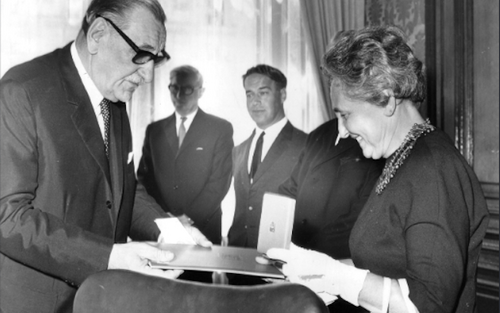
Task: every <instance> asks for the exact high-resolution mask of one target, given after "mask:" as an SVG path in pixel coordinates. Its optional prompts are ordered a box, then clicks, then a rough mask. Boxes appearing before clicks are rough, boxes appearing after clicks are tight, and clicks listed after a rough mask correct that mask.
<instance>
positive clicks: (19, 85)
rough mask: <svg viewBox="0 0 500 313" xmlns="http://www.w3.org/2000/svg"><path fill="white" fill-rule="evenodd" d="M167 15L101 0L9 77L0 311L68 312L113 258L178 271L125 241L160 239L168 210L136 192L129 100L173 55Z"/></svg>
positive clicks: (0, 168) (2, 155)
mask: <svg viewBox="0 0 500 313" xmlns="http://www.w3.org/2000/svg"><path fill="white" fill-rule="evenodd" d="M165 19H166V18H165V13H164V12H163V9H162V8H161V6H160V4H159V3H158V2H157V1H156V0H133V1H132V0H94V1H92V2H91V3H90V5H89V8H88V10H87V13H86V15H85V18H84V20H83V24H82V29H81V30H80V32H79V33H78V36H77V38H76V40H75V42H73V43H70V44H68V45H67V46H65V47H64V48H62V49H57V50H55V51H54V52H51V53H49V54H47V55H44V56H41V57H39V58H36V59H34V60H32V61H29V62H27V63H24V64H22V65H19V66H16V67H14V68H12V69H11V70H9V71H8V72H7V73H6V74H5V76H4V77H3V78H2V79H1V81H0V133H1V134H2V135H1V137H0V142H1V144H0V172H1V175H0V185H1V188H0V311H1V312H71V311H72V304H73V298H74V295H75V292H76V290H77V287H78V286H79V285H80V284H81V283H82V282H83V280H85V278H86V277H88V276H89V275H91V274H93V273H96V272H99V271H102V270H106V269H119V268H121V269H127V270H132V271H137V272H142V273H146V274H152V275H158V276H162V277H170V278H171V277H176V276H177V275H179V272H172V271H161V270H153V269H151V268H149V267H148V265H147V262H148V259H150V260H157V261H162V260H163V261H168V260H170V259H171V258H172V257H173V256H172V254H171V253H169V252H168V251H162V250H160V249H158V248H157V247H156V246H155V244H153V243H147V242H134V241H132V242H127V238H131V239H132V240H150V241H156V240H157V239H158V237H159V234H160V231H159V229H158V227H157V226H156V225H155V223H154V219H155V218H157V217H162V216H164V213H162V211H161V208H160V207H159V206H158V205H157V204H156V203H155V202H154V200H153V199H152V198H151V197H149V196H148V195H147V194H146V192H145V191H144V190H143V188H141V187H140V186H139V187H137V189H138V190H137V192H136V179H135V175H134V174H135V173H134V164H133V161H132V160H133V158H132V143H131V131H130V126H129V122H128V118H127V113H126V110H125V104H124V103H123V102H125V101H128V100H129V99H130V97H131V95H132V93H133V92H134V90H135V89H136V88H137V87H138V86H139V85H140V84H143V83H149V82H151V80H152V77H153V70H154V66H155V65H159V64H161V63H162V62H164V61H166V60H167V59H168V54H167V53H166V52H165V41H166V30H165V25H164V23H165ZM200 236H201V234H200ZM200 238H202V237H200ZM205 240H206V239H205Z"/></svg>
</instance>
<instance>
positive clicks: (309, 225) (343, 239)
mask: <svg viewBox="0 0 500 313" xmlns="http://www.w3.org/2000/svg"><path fill="white" fill-rule="evenodd" d="M337 135H338V120H337V119H334V120H331V121H328V122H326V123H324V124H323V125H320V126H319V127H318V128H317V129H315V130H314V131H313V132H311V133H310V134H309V136H308V138H307V143H306V147H305V148H304V150H303V152H302V154H301V156H300V160H299V162H298V163H297V165H296V166H295V168H294V170H293V172H292V175H291V176H290V178H289V179H288V180H287V181H286V182H285V183H283V185H281V186H280V188H279V192H280V193H281V194H284V195H287V196H290V197H292V198H294V199H296V206H295V222H294V226H293V233H292V241H293V242H294V243H295V244H298V245H300V246H303V247H305V248H307V249H314V250H318V251H321V252H324V253H326V254H328V255H330V256H332V257H334V258H349V257H350V252H349V235H350V233H351V229H352V227H353V225H354V222H355V221H356V219H357V217H358V215H359V213H360V211H361V209H362V208H363V205H364V204H365V202H366V200H367V199H368V196H369V194H370V191H371V189H372V187H373V186H374V184H375V182H376V181H377V179H378V177H379V176H380V173H381V171H382V168H383V166H384V161H383V160H382V161H375V160H372V159H366V158H365V157H364V156H363V152H362V150H361V148H360V147H359V144H358V143H357V142H356V140H354V139H352V138H346V139H341V140H340V141H339V143H338V144H337V145H335V141H336V139H337Z"/></svg>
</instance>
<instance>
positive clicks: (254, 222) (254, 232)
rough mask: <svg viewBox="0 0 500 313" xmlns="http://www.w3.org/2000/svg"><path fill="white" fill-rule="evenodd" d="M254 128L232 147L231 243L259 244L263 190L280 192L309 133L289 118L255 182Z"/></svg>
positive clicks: (254, 245) (253, 246) (246, 245)
mask: <svg viewBox="0 0 500 313" xmlns="http://www.w3.org/2000/svg"><path fill="white" fill-rule="evenodd" d="M253 136H255V132H254V133H253V134H252V135H251V136H250V138H248V139H247V140H246V141H244V142H243V143H241V144H240V145H239V146H237V147H236V148H235V149H234V151H233V163H234V189H235V194H236V209H235V214H234V221H233V224H232V226H231V229H230V231H229V245H231V246H240V247H252V248H256V247H257V241H258V236H259V224H260V216H261V213H262V198H263V196H264V193H265V192H267V191H269V192H278V187H279V186H280V185H281V183H282V182H283V181H284V180H285V179H287V178H288V176H290V174H291V172H292V169H293V167H294V165H295V163H297V161H298V159H299V155H300V152H301V151H302V149H303V147H304V144H305V141H306V138H307V135H306V134H305V133H304V132H302V131H300V130H298V129H297V128H295V127H293V126H292V124H291V123H290V122H288V123H287V124H286V125H285V127H283V129H282V130H281V132H280V133H279V135H278V137H277V138H276V140H275V141H274V143H273V144H272V146H271V148H270V149H269V151H268V153H267V154H266V156H265V158H264V160H262V163H261V164H260V165H259V167H258V169H257V172H256V173H255V176H254V180H253V184H251V183H250V178H249V176H248V158H249V151H250V145H251V143H252V139H253Z"/></svg>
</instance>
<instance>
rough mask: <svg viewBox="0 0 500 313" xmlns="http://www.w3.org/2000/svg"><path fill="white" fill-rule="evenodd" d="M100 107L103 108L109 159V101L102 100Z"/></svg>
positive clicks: (105, 144) (105, 143) (105, 141)
mask: <svg viewBox="0 0 500 313" xmlns="http://www.w3.org/2000/svg"><path fill="white" fill-rule="evenodd" d="M99 106H100V107H101V115H102V118H103V120H104V148H105V149H106V156H107V157H108V158H109V117H110V114H109V100H108V99H102V101H101V103H99Z"/></svg>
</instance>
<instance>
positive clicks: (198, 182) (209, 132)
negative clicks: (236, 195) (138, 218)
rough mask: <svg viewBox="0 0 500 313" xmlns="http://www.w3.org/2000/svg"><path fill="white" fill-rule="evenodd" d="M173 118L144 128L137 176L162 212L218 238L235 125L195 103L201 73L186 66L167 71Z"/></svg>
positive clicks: (201, 78)
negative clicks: (180, 218) (181, 218)
mask: <svg viewBox="0 0 500 313" xmlns="http://www.w3.org/2000/svg"><path fill="white" fill-rule="evenodd" d="M168 89H169V91H170V98H171V99H172V103H173V104H174V107H175V112H174V114H172V115H171V116H169V117H167V118H165V119H162V120H159V121H156V122H154V123H152V124H150V125H149V126H148V127H147V129H146V137H145V139H144V146H143V154H142V158H141V161H140V163H139V169H138V170H137V177H138V179H139V181H140V182H142V183H143V184H144V186H145V187H146V189H147V191H148V193H149V194H150V195H152V196H153V197H154V198H155V199H156V201H157V202H158V203H159V204H160V205H161V207H162V208H163V210H165V211H166V212H170V213H171V214H173V215H176V216H181V217H184V218H185V219H188V220H190V221H192V223H193V224H194V225H195V226H196V227H197V228H198V229H199V230H200V231H201V232H202V233H203V234H205V236H207V238H209V239H210V240H211V241H212V242H216V243H220V241H221V214H222V211H221V201H222V199H223V198H224V196H225V195H226V193H227V191H228V189H229V186H230V184H231V165H232V162H231V152H232V149H233V147H234V144H233V127H232V126H231V124H230V123H229V122H228V121H226V120H224V119H221V118H219V117H216V116H214V115H211V114H207V113H205V112H204V111H203V110H202V109H200V108H199V106H198V101H199V99H200V98H201V96H202V95H203V92H204V88H203V77H202V75H201V74H200V72H199V71H198V70H197V69H196V68H194V67H192V66H189V65H183V66H179V67H177V68H174V69H173V70H172V71H171V72H170V85H169V86H168Z"/></svg>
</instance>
